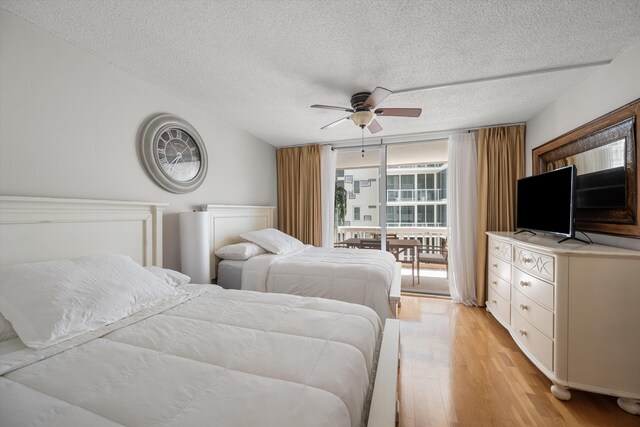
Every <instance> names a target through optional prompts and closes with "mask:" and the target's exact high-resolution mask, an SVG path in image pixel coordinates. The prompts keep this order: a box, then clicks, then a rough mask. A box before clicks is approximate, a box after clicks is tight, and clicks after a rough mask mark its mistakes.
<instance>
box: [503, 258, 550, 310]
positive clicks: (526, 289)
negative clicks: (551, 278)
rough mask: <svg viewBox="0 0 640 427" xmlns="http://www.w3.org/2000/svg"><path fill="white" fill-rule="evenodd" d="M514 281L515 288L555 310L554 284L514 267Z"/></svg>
mask: <svg viewBox="0 0 640 427" xmlns="http://www.w3.org/2000/svg"><path fill="white" fill-rule="evenodd" d="M512 283H513V287H514V288H515V289H517V290H519V291H520V292H522V293H523V294H525V295H526V296H527V297H528V298H530V299H532V300H533V301H535V302H537V303H538V304H540V305H542V306H543V307H546V308H548V309H549V310H553V290H554V286H553V285H552V284H550V283H547V282H545V281H544V280H540V279H537V278H535V277H533V276H531V275H530V274H527V273H525V272H523V271H520V270H518V269H517V268H514V269H513V282H512Z"/></svg>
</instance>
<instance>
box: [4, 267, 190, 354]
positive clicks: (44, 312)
mask: <svg viewBox="0 0 640 427" xmlns="http://www.w3.org/2000/svg"><path fill="white" fill-rule="evenodd" d="M150 270H151V271H150ZM150 270H149V269H145V268H144V267H142V266H141V265H140V264H138V263H136V262H135V261H133V259H131V258H130V257H128V256H125V255H98V256H87V257H80V258H74V259H67V260H58V261H47V262H37V263H28V264H16V265H7V266H3V267H0V294H1V295H2V298H0V313H1V315H0V340H6V339H11V338H14V337H15V336H16V333H17V336H19V337H20V339H21V340H22V342H23V343H24V344H25V345H26V346H28V347H31V348H33V349H36V350H40V349H43V348H46V347H48V346H51V345H54V344H57V343H59V342H62V341H64V340H67V339H69V338H72V337H74V336H77V335H81V334H83V333H85V332H89V331H92V330H95V329H98V328H100V327H102V326H105V325H108V324H110V323H113V322H115V321H118V320H120V319H122V318H124V317H127V316H130V315H131V314H134V313H136V312H138V311H140V310H142V309H144V308H147V307H151V306H154V305H156V304H157V303H158V302H160V301H161V300H165V299H167V298H171V297H174V296H176V295H177V291H176V289H175V286H177V285H179V284H184V283H188V282H189V280H190V279H189V277H188V276H185V275H183V274H181V273H178V272H175V271H171V270H166V269H160V268H152V269H150Z"/></svg>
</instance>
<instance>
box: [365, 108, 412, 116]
mask: <svg viewBox="0 0 640 427" xmlns="http://www.w3.org/2000/svg"><path fill="white" fill-rule="evenodd" d="M375 113H376V116H394V117H420V114H422V108H378V109H377V110H376V111H375Z"/></svg>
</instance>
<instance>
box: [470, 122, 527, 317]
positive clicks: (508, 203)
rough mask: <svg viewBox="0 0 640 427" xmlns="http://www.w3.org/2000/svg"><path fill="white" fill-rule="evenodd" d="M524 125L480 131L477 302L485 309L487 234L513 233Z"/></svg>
mask: <svg viewBox="0 0 640 427" xmlns="http://www.w3.org/2000/svg"><path fill="white" fill-rule="evenodd" d="M524 130H525V127H524V125H517V126H506V127H498V128H488V129H480V130H479V132H478V253H477V277H476V280H477V289H476V293H477V301H478V305H479V306H484V303H485V300H486V293H487V290H486V287H487V280H486V278H487V235H486V234H485V232H486V231H513V230H515V226H516V183H517V180H518V179H519V178H522V177H523V176H524Z"/></svg>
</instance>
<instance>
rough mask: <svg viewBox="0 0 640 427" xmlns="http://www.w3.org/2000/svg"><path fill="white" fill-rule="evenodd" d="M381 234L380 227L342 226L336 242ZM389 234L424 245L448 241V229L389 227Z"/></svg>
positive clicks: (339, 228)
mask: <svg viewBox="0 0 640 427" xmlns="http://www.w3.org/2000/svg"><path fill="white" fill-rule="evenodd" d="M376 234H380V227H363V226H341V227H337V228H336V231H335V236H334V242H336V243H337V242H342V241H344V240H347V239H350V238H352V237H355V238H370V239H371V238H374V237H375V235H376ZM387 234H395V235H397V236H398V238H399V239H417V240H420V242H422V244H423V245H440V244H441V242H442V239H447V238H448V236H449V229H448V228H447V227H390V226H388V227H387Z"/></svg>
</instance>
